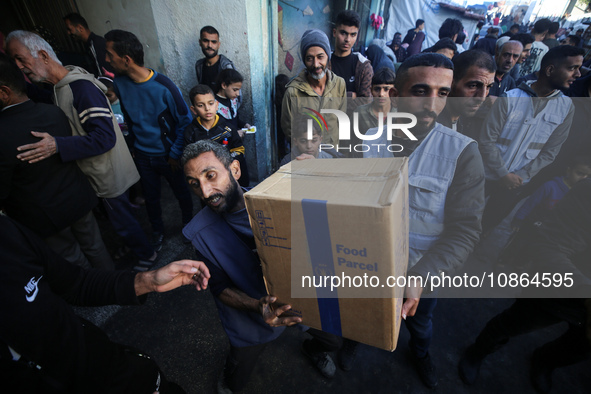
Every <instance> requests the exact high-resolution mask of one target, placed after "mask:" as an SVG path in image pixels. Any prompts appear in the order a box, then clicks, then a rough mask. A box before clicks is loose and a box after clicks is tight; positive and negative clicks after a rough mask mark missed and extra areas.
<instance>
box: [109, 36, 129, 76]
mask: <svg viewBox="0 0 591 394" xmlns="http://www.w3.org/2000/svg"><path fill="white" fill-rule="evenodd" d="M105 51H106V55H105V60H106V61H107V63H109V64H110V65H111V67H112V68H113V71H115V74H117V75H126V74H127V69H128V64H129V63H128V60H127V57H126V56H124V57H121V56H119V55H118V54H117V52H115V50H114V49H113V41H107V44H106V48H105Z"/></svg>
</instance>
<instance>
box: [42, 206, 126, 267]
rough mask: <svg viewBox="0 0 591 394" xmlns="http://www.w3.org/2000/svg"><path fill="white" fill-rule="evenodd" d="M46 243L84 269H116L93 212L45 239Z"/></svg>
mask: <svg viewBox="0 0 591 394" xmlns="http://www.w3.org/2000/svg"><path fill="white" fill-rule="evenodd" d="M45 242H46V243H47V245H49V247H50V248H51V249H52V250H53V251H54V252H56V253H57V254H59V255H60V256H62V257H63V258H64V259H66V260H68V261H69V262H70V263H73V264H76V265H79V266H81V267H84V268H91V267H92V268H101V269H106V270H113V269H114V268H115V264H114V263H113V259H112V258H111V255H110V254H109V252H108V251H107V247H106V246H105V243H104V242H103V239H102V237H101V233H100V230H99V227H98V223H97V222H96V219H95V218H94V215H93V214H92V211H89V212H88V213H87V214H86V215H84V216H83V217H82V218H81V219H79V220H78V221H76V222H74V223H73V224H72V225H71V226H70V227H67V228H65V229H63V230H62V231H60V232H59V233H57V234H54V235H52V236H49V237H47V238H45Z"/></svg>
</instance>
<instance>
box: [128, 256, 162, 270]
mask: <svg viewBox="0 0 591 394" xmlns="http://www.w3.org/2000/svg"><path fill="white" fill-rule="evenodd" d="M157 258H158V253H157V252H154V254H153V255H152V257H150V258H149V259H145V260H144V259H140V260H139V261H138V263H137V264H136V265H135V267H133V270H134V271H139V272H144V271H149V270H150V268H152V266H153V265H154V262H155V261H156V259H157Z"/></svg>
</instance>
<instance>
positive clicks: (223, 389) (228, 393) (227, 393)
mask: <svg viewBox="0 0 591 394" xmlns="http://www.w3.org/2000/svg"><path fill="white" fill-rule="evenodd" d="M217 394H233V391H232V390H230V388H229V387H228V385H227V384H226V379H225V377H224V373H222V374H221V375H220V377H219V378H218V385H217Z"/></svg>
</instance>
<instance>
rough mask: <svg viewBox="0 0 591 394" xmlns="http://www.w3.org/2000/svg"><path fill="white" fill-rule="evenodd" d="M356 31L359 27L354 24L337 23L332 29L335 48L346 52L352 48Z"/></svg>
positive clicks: (357, 31)
mask: <svg viewBox="0 0 591 394" xmlns="http://www.w3.org/2000/svg"><path fill="white" fill-rule="evenodd" d="M358 33H359V28H358V27H355V26H346V25H338V26H337V27H336V28H334V29H332V35H333V37H334V38H335V48H337V50H338V52H340V53H344V54H348V53H349V52H350V51H351V49H353V45H355V41H357V34H358Z"/></svg>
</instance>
